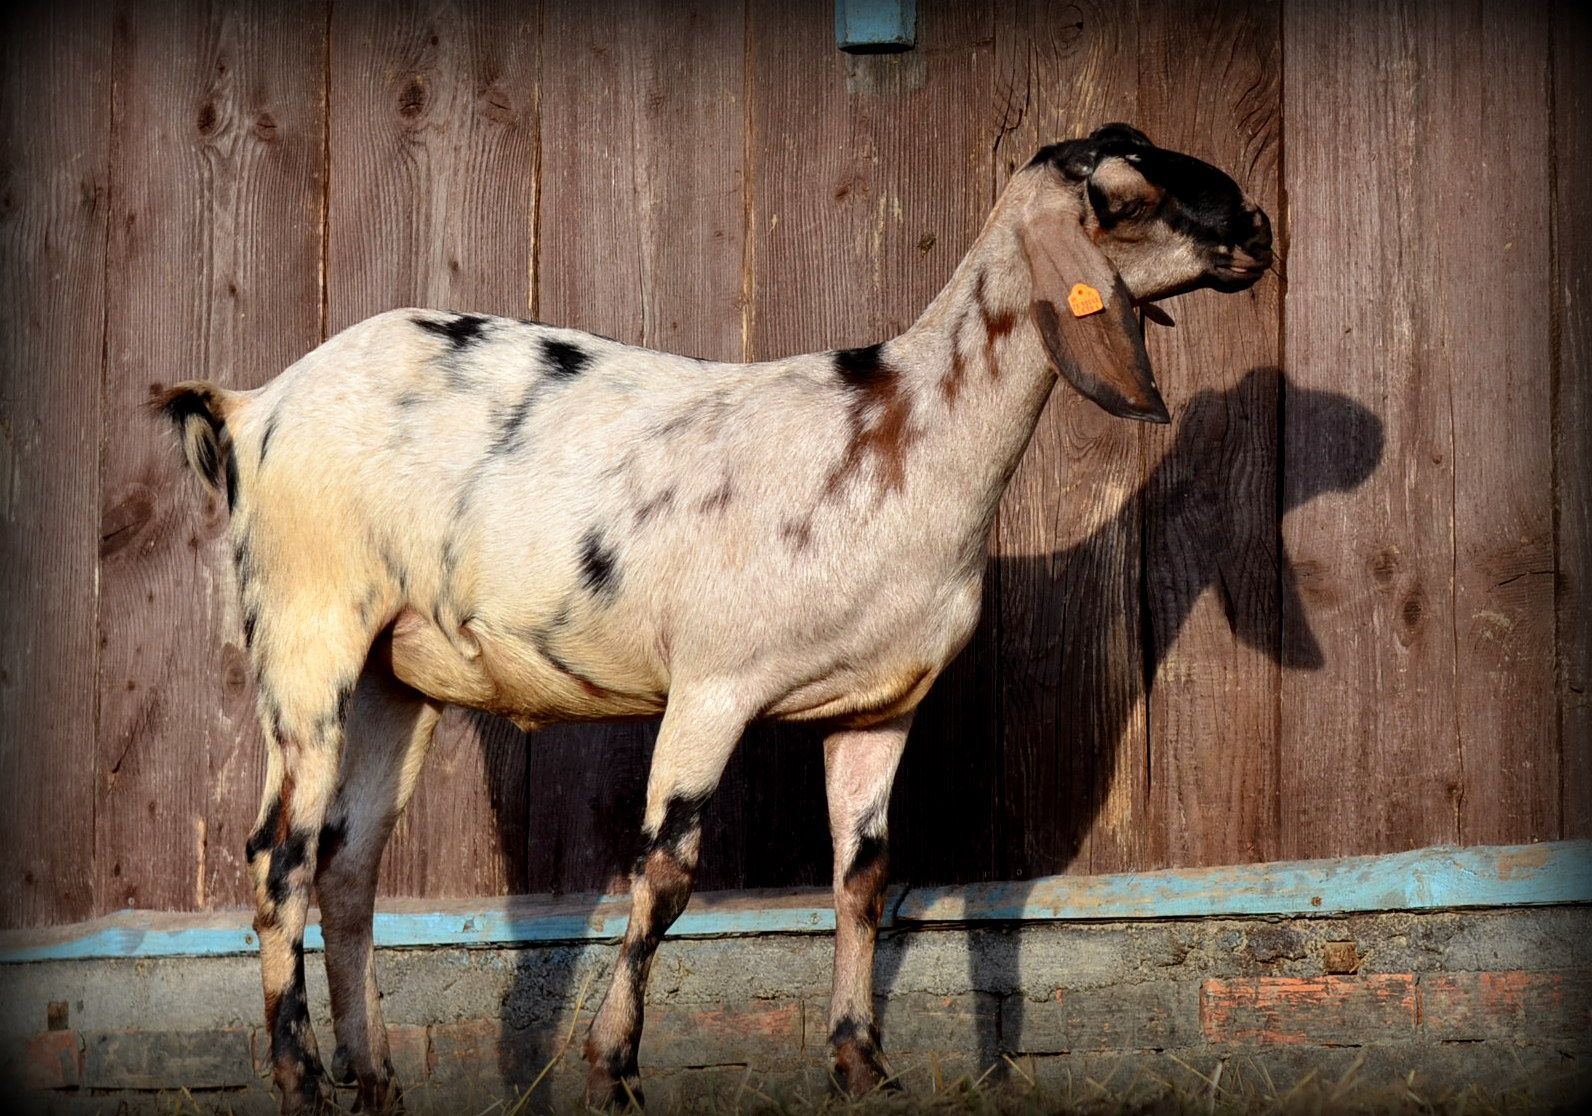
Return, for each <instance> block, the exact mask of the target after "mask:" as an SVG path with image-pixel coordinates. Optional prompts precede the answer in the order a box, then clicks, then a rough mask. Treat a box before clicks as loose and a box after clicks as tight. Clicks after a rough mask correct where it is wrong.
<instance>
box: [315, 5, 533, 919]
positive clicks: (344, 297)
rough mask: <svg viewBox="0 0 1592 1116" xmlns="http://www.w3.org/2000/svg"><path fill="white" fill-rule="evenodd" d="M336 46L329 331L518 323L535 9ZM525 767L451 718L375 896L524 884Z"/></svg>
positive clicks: (524, 305) (484, 14)
mask: <svg viewBox="0 0 1592 1116" xmlns="http://www.w3.org/2000/svg"><path fill="white" fill-rule="evenodd" d="M331 49H332V61H331V68H330V73H331V91H330V102H329V103H330V112H331V151H332V167H331V182H330V195H329V205H328V217H327V224H328V247H327V267H326V273H327V277H326V282H327V315H328V320H327V323H326V328H327V331H328V332H329V333H331V332H336V331H337V330H339V329H342V328H344V327H346V326H348V325H350V324H352V323H354V322H356V321H358V320H360V319H361V318H364V317H367V316H368V315H370V314H374V313H377V312H379V311H381V310H387V309H391V308H392V307H395V306H435V307H443V308H455V309H461V310H474V311H481V312H485V313H495V314H504V315H508V316H510V317H523V316H525V315H526V314H528V313H529V312H530V309H531V287H530V268H531V259H532V249H531V238H532V220H533V214H534V210H535V182H536V175H537V166H536V146H537V144H536V129H537V63H538V50H539V47H538V33H537V12H536V10H535V8H534V6H531V5H522V4H512V3H502V2H493V0H480V2H474V3H466V4H463V5H461V6H460V8H459V9H453V8H447V9H439V8H436V7H434V6H432V5H430V4H426V3H421V2H418V0H417V2H415V3H406V4H386V3H382V4H377V3H373V2H364V3H351V4H343V3H338V4H336V5H334V6H333V10H332V21H331ZM526 766H527V760H526V755H525V747H524V734H523V733H520V732H519V731H518V730H516V729H514V728H513V727H512V726H511V725H509V724H508V723H507V722H504V721H499V720H496V719H494V718H490V717H485V716H476V715H471V714H468V713H466V712H464V711H463V710H459V709H450V710H449V711H448V713H447V714H446V715H445V716H444V718H443V722H442V725H441V726H440V727H439V728H438V730H437V737H436V742H435V744H434V745H433V748H432V754H431V759H430V761H429V764H428V766H427V769H426V773H425V776H424V777H423V778H422V779H421V782H420V787H419V789H418V791H417V792H416V794H415V798H414V801H413V802H412V803H411V804H410V807H409V810H408V811H407V812H406V814H405V816H404V818H403V819H402V820H401V821H400V823H399V826H398V830H397V832H396V834H395V837H394V841H393V844H392V846H391V847H390V848H389V850H388V854H387V858H386V860H385V861H384V863H383V867H382V887H383V889H384V890H385V891H388V892H392V893H396V894H404V895H429V896H442V895H478V894H496V893H499V892H501V891H504V890H506V889H507V890H519V889H523V888H524V887H526V886H527V878H526V864H525V836H524V835H525V810H526V794H525V781H526ZM483 773H484V775H485V778H484V779H483Z"/></svg>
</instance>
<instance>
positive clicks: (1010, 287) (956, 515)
mask: <svg viewBox="0 0 1592 1116" xmlns="http://www.w3.org/2000/svg"><path fill="white" fill-rule="evenodd" d="M1031 295H1032V290H1031V281H1030V278H1029V272H1028V267H1027V265H1026V262H1025V261H1024V259H1023V256H1022V249H1021V246H1020V244H1019V242H1018V238H1017V233H1016V228H1015V224H1014V223H1013V222H1012V221H1010V220H1006V219H1003V213H1002V212H1001V211H999V210H998V211H997V212H996V213H995V214H994V215H993V216H992V217H991V219H990V222H989V224H988V225H987V226H986V227H985V229H984V231H983V233H981V234H980V236H979V239H978V241H977V242H976V243H975V244H974V246H973V248H972V249H971V250H970V251H969V252H968V254H967V256H966V257H964V258H963V260H962V262H961V264H960V265H959V266H958V267H957V269H956V272H955V274H954V275H952V277H951V280H950V282H949V283H947V284H946V286H945V288H944V290H942V291H941V292H940V293H939V295H938V296H936V297H935V299H934V301H933V302H932V303H930V305H929V307H928V309H927V310H925V311H924V312H923V315H922V317H920V318H919V319H918V320H917V321H916V322H915V323H913V325H912V326H911V327H910V328H909V329H908V330H907V331H906V332H905V333H903V334H902V335H900V336H899V337H897V338H895V339H894V340H893V341H891V342H890V344H889V347H888V354H889V359H890V362H891V364H892V365H894V366H896V367H897V368H899V369H900V371H901V373H902V374H903V375H904V376H906V377H907V378H908V379H909V381H910V382H911V385H912V387H911V390H912V393H913V396H914V407H913V411H914V425H915V426H916V427H917V428H918V429H919V430H920V431H921V434H920V435H919V438H920V441H919V444H918V446H917V447H915V451H914V457H915V459H916V461H915V463H914V464H915V468H914V469H913V471H914V472H918V473H919V475H920V476H921V479H922V482H923V484H924V486H925V488H926V489H927V490H928V491H930V492H932V494H933V499H932V503H933V506H934V509H935V511H934V513H933V514H934V515H935V516H936V517H937V518H939V517H943V518H944V519H946V520H947V522H944V523H943V524H940V525H941V526H943V527H945V528H947V529H951V530H967V531H972V532H976V533H978V534H979V537H980V538H982V535H983V532H984V531H986V530H987V529H988V526H989V524H990V522H991V520H992V519H993V517H994V514H995V508H996V506H997V505H998V504H999V503H1000V499H1001V494H1002V493H1003V492H1004V491H1005V489H1006V485H1007V482H1008V481H1009V480H1010V479H1011V476H1012V472H1013V470H1015V469H1016V467H1017V462H1018V459H1019V458H1021V457H1022V454H1023V450H1024V449H1025V448H1026V447H1027V445H1028V441H1029V439H1030V438H1031V437H1032V436H1033V433H1034V427H1035V426H1036V424H1037V423H1038V421H1039V415H1040V412H1041V411H1042V410H1043V409H1044V406H1045V400H1046V399H1048V398H1049V396H1050V391H1051V388H1052V387H1053V386H1054V384H1055V382H1056V370H1055V368H1054V367H1053V366H1052V364H1051V362H1050V360H1049V358H1048V357H1047V355H1046V353H1045V349H1044V345H1043V342H1042V341H1041V339H1040V336H1039V331H1038V329H1037V328H1035V326H1034V325H1033V323H1032V321H1031V320H1030V318H1029V314H1028V304H1029V301H1030V299H1031Z"/></svg>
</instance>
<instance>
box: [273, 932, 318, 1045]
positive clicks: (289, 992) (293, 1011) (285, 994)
mask: <svg viewBox="0 0 1592 1116" xmlns="http://www.w3.org/2000/svg"><path fill="white" fill-rule="evenodd" d="M295 947H296V948H295V949H294V958H293V975H292V976H291V977H290V978H289V979H288V982H287V985H286V986H285V987H284V988H283V989H282V993H281V995H280V996H279V997H278V998H277V1001H276V1015H275V1017H274V1018H273V1019H272V1020H271V1060H272V1061H274V1062H278V1063H283V1062H285V1063H288V1064H291V1065H299V1064H303V1063H307V1061H308V1057H309V1052H308V1051H307V1050H306V1049H305V1048H304V1032H305V1029H306V1027H307V1026H308V1025H309V1018H310V1010H309V1001H308V1000H307V999H306V998H305V995H304V952H303V949H304V945H303V942H297V943H295Z"/></svg>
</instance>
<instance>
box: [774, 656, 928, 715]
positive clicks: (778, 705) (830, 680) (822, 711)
mask: <svg viewBox="0 0 1592 1116" xmlns="http://www.w3.org/2000/svg"><path fill="white" fill-rule="evenodd" d="M940 670H941V667H940V665H939V664H934V663H927V662H916V661H904V662H900V663H892V664H888V665H880V666H878V667H875V668H873V669H862V670H854V669H845V670H837V671H836V672H835V673H834V674H833V675H831V676H829V677H827V678H822V679H818V680H816V681H813V682H809V683H807V684H806V685H803V686H801V687H799V688H797V689H795V690H793V691H791V692H790V693H788V694H786V695H785V696H784V697H783V698H781V699H780V700H779V701H777V702H775V703H774V704H773V705H772V706H770V707H769V709H768V711H767V716H769V717H772V718H775V719H778V720H782V721H831V722H834V723H835V724H837V725H841V726H844V727H847V728H865V727H867V726H868V725H876V724H880V723H882V722H884V721H888V720H891V719H893V718H895V717H899V716H900V715H901V714H903V713H906V712H908V711H909V710H912V709H915V708H916V707H917V704H918V703H919V702H920V701H922V700H923V696H924V695H925V694H927V693H928V692H929V687H930V686H932V685H933V684H934V680H935V679H936V678H938V677H939V674H940Z"/></svg>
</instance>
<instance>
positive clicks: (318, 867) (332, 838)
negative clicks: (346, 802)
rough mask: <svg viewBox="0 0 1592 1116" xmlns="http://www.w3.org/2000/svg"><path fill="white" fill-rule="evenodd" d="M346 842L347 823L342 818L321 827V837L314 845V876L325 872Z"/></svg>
mask: <svg viewBox="0 0 1592 1116" xmlns="http://www.w3.org/2000/svg"><path fill="white" fill-rule="evenodd" d="M347 841H348V823H347V822H346V821H344V820H343V819H342V818H339V819H337V820H336V821H334V822H327V823H326V824H325V825H323V826H321V835H320V838H319V840H317V841H316V843H315V874H316V875H320V873H322V872H324V871H325V870H326V866H327V865H328V864H330V863H331V862H332V860H333V859H334V858H335V857H336V856H337V854H338V853H339V852H341V851H342V849H343V845H344V844H345V843H347Z"/></svg>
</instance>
